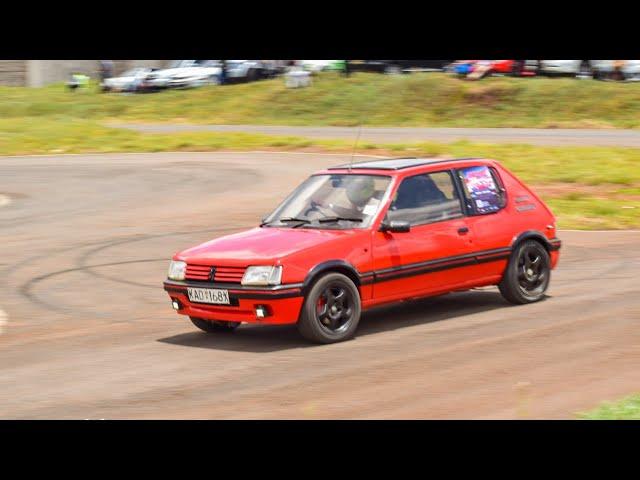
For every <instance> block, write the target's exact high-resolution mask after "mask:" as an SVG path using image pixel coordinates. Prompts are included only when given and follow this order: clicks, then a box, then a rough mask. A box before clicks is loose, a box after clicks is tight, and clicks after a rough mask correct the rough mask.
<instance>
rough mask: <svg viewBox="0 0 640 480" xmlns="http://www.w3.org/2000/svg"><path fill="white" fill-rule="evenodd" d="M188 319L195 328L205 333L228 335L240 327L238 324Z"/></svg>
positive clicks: (194, 318)
mask: <svg viewBox="0 0 640 480" xmlns="http://www.w3.org/2000/svg"><path fill="white" fill-rule="evenodd" d="M189 318H190V319H191V322H192V323H193V324H194V325H195V326H196V327H198V328H199V329H200V330H202V331H204V332H207V333H230V332H233V331H234V330H235V329H236V328H238V327H239V326H240V323H239V322H220V321H217V320H204V319H202V318H196V317H189Z"/></svg>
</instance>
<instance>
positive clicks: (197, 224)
mask: <svg viewBox="0 0 640 480" xmlns="http://www.w3.org/2000/svg"><path fill="white" fill-rule="evenodd" d="M343 161H344V157H341V156H339V155H336V156H320V155H304V154H301V155H291V154H273V153H271V154H248V153H237V154H223V153H216V154H213V153H210V154H187V153H181V154H153V155H149V154H139V155H85V156H61V157H23V158H18V157H11V158H9V157H7V158H0V171H2V176H1V177H0V179H1V180H0V194H3V195H5V196H8V197H9V198H10V199H11V203H8V204H6V205H5V206H3V207H1V208H0V238H1V239H2V242H1V243H0V248H1V250H0V253H2V255H1V256H0V273H1V274H2V275H1V276H0V287H2V292H3V295H2V296H1V297H0V313H1V312H2V310H4V311H5V312H6V314H7V318H6V319H5V320H6V323H5V325H4V326H1V325H0V332H1V333H0V418H562V417H567V418H570V417H572V416H573V414H574V412H576V411H580V410H584V409H588V408H590V407H592V406H594V405H595V404H597V403H599V402H600V401H601V400H605V399H613V398H617V397H619V396H623V395H626V394H630V393H632V392H635V391H638V390H639V389H640V328H638V327H639V326H640V284H639V283H638V273H637V272H638V271H639V268H640V233H638V232H615V233H613V232H610V233H607V232H561V238H562V239H563V240H564V247H563V250H562V254H561V261H560V267H559V269H558V270H557V271H556V272H554V275H553V279H552V283H551V288H550V291H549V295H550V296H549V298H548V299H546V300H545V301H543V302H540V303H538V304H534V305H529V306H524V307H512V306H509V305H507V304H506V303H505V302H504V301H503V300H502V299H501V297H500V296H499V294H498V293H497V290H496V289H486V290H482V291H475V292H467V293H460V294H454V295H448V296H443V297H438V298H434V299H428V300H423V301H419V302H413V303H408V304H404V305H402V306H399V307H393V308H385V309H379V310H376V311H371V312H369V313H367V314H365V316H364V318H363V320H362V322H361V325H360V329H359V334H358V336H357V338H356V339H355V340H353V341H350V342H346V343H342V344H337V345H330V346H315V345H309V344H307V343H306V342H305V341H303V340H302V339H300V337H299V336H298V334H297V331H296V329H295V327H249V326H243V327H241V328H240V329H239V330H238V331H237V332H236V333H235V334H233V335H228V336H211V335H207V334H205V333H203V332H200V331H198V330H196V329H195V327H193V326H192V325H191V323H190V322H189V321H188V319H186V318H185V317H178V316H177V315H175V314H174V313H173V311H172V310H171V307H170V304H169V301H168V297H167V296H166V293H165V292H164V291H163V290H162V287H161V283H162V280H163V278H164V277H165V275H166V268H167V263H168V258H169V257H170V255H171V254H173V253H174V252H175V251H177V250H180V249H182V248H185V247H187V246H190V245H193V244H195V243H199V242H202V241H205V240H207V239H209V238H212V237H214V236H218V235H222V234H224V233H226V232H231V231H236V230H239V229H241V228H244V227H247V226H252V225H254V224H255V223H256V221H257V220H258V219H259V218H260V217H261V216H262V215H263V214H264V213H267V212H268V211H270V210H271V208H272V207H273V206H275V205H276V203H277V202H278V201H279V200H280V199H281V198H282V197H283V196H284V195H285V194H286V193H287V192H288V191H289V190H290V189H291V188H292V187H293V186H294V185H295V184H296V183H298V182H299V181H301V180H302V179H303V178H304V177H306V176H307V175H308V174H309V173H310V172H311V171H313V170H314V169H316V168H319V167H321V166H325V165H328V164H336V163H341V162H343Z"/></svg>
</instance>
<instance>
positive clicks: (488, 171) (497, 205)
mask: <svg viewBox="0 0 640 480" xmlns="http://www.w3.org/2000/svg"><path fill="white" fill-rule="evenodd" d="M458 175H459V176H460V181H461V183H462V187H463V191H464V195H465V200H466V204H467V208H468V209H469V212H470V213H471V214H474V215H486V214H489V213H495V212H497V211H498V210H501V209H502V208H504V207H505V205H506V194H505V189H504V187H503V185H502V183H501V181H500V177H499V176H498V174H497V173H496V171H495V169H493V168H490V167H488V166H486V165H477V166H474V167H468V168H462V169H460V170H458Z"/></svg>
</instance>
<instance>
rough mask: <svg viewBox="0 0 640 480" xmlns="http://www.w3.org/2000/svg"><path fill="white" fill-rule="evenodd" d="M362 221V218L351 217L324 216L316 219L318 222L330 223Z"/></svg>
mask: <svg viewBox="0 0 640 480" xmlns="http://www.w3.org/2000/svg"><path fill="white" fill-rule="evenodd" d="M341 220H343V221H345V222H362V218H355V217H354V218H351V217H324V218H321V219H319V220H318V223H332V222H339V221H341Z"/></svg>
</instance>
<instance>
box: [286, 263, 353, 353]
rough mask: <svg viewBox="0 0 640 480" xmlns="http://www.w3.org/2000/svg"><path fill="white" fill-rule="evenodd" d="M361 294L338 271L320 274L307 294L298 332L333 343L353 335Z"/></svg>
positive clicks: (311, 339) (312, 339) (321, 341)
mask: <svg viewBox="0 0 640 480" xmlns="http://www.w3.org/2000/svg"><path fill="white" fill-rule="evenodd" d="M360 311H361V307H360V293H359V292H358V288H357V287H356V286H355V285H354V283H353V281H351V279H350V278H349V277H347V276H345V275H342V274H341V273H328V274H327V275H324V276H322V277H320V278H319V279H318V280H317V281H316V282H315V283H314V284H313V286H312V287H311V289H310V290H309V293H308V294H307V295H306V298H305V302H304V305H303V307H302V312H301V314H300V319H299V320H298V331H299V332H300V334H301V335H302V336H303V337H304V338H306V339H307V340H310V341H312V342H315V343H323V344H326V343H335V342H342V341H344V340H348V339H349V338H351V337H353V335H354V334H355V331H356V329H357V328H358V323H359V322H360Z"/></svg>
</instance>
